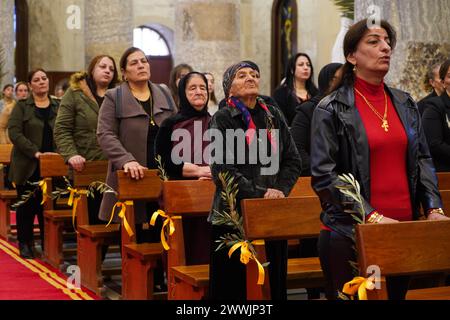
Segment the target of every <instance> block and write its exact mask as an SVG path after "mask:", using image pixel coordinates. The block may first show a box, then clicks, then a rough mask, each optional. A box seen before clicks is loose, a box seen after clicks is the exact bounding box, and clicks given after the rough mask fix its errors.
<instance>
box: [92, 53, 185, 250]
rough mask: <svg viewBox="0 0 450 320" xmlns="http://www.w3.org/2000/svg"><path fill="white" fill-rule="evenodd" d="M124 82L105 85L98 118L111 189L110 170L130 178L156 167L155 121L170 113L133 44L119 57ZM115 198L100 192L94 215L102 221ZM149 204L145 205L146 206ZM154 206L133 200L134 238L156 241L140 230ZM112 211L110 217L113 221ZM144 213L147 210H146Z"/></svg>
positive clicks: (156, 235) (151, 234)
mask: <svg viewBox="0 0 450 320" xmlns="http://www.w3.org/2000/svg"><path fill="white" fill-rule="evenodd" d="M120 68H121V72H122V75H123V78H124V80H125V81H124V82H123V83H122V84H121V85H120V86H119V87H117V88H114V89H111V90H108V91H107V93H106V95H105V100H104V101H103V104H102V107H101V108H100V113H99V117H98V126H97V139H98V143H99V145H100V147H101V148H102V150H103V152H104V154H105V155H106V157H107V158H108V160H109V168H108V175H107V177H106V182H107V184H108V185H109V186H111V187H112V188H117V179H116V173H115V171H116V170H122V169H123V170H125V172H128V174H129V175H130V177H131V178H132V179H140V178H142V177H143V176H144V172H143V169H145V168H149V169H155V168H156V167H157V165H156V162H155V156H154V141H155V137H156V134H157V132H158V129H159V126H160V125H161V123H162V122H163V121H164V120H165V119H167V118H168V117H170V116H172V115H174V114H176V112H177V109H176V107H175V103H174V102H173V100H172V97H171V96H170V92H169V90H168V89H167V87H163V86H160V85H157V84H154V83H152V82H150V64H149V61H148V60H147V57H146V56H145V54H144V52H142V50H140V49H138V48H134V47H131V48H129V49H127V50H126V51H125V52H124V54H123V55H122V57H121V59H120ZM116 202H117V198H116V196H115V195H114V194H113V193H106V194H105V195H104V197H103V201H102V205H101V207H100V215H99V217H100V219H102V220H105V221H108V220H109V218H110V216H111V211H112V208H113V206H114V204H115V203H116ZM149 206H150V207H151V208H149ZM152 209H153V211H154V209H157V206H155V204H151V205H150V204H146V203H145V202H144V201H135V222H136V224H137V225H136V240H137V242H138V243H139V242H158V241H159V233H158V232H156V230H155V229H156V228H151V229H150V230H146V233H148V234H145V233H144V232H143V230H142V224H143V223H146V222H148V221H149V216H148V215H150V214H151V213H153V211H152ZM117 213H118V210H117V211H116V212H115V214H114V219H113V221H115V222H118V221H119V220H118V217H117ZM147 214H148V215H147Z"/></svg>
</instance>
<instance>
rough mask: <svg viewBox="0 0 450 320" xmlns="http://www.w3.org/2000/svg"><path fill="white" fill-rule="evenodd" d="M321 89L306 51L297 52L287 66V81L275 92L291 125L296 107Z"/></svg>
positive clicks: (279, 104)
mask: <svg viewBox="0 0 450 320" xmlns="http://www.w3.org/2000/svg"><path fill="white" fill-rule="evenodd" d="M318 93H319V91H318V90H317V87H316V85H315V84H314V68H313V65H312V63H311V59H310V58H309V56H308V55H307V54H306V53H302V52H300V53H297V54H296V55H295V56H293V57H292V58H291V59H290V60H289V62H288V65H287V67H286V74H285V81H284V83H283V84H281V85H280V86H279V87H278V88H277V89H275V92H274V93H273V98H274V99H275V101H276V103H277V104H278V106H279V107H280V109H281V111H282V112H283V114H284V116H285V117H286V121H287V123H288V125H289V126H291V123H292V120H293V119H294V116H295V108H296V107H297V106H298V105H299V104H301V103H303V102H305V101H308V100H309V99H311V98H312V97H314V96H315V95H317V94H318Z"/></svg>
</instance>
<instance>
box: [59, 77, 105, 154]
mask: <svg viewBox="0 0 450 320" xmlns="http://www.w3.org/2000/svg"><path fill="white" fill-rule="evenodd" d="M85 77H86V74H84V73H76V74H74V75H73V76H72V77H71V83H70V88H69V89H68V90H67V92H66V94H65V95H64V97H63V98H62V100H61V105H60V107H59V110H58V115H57V117H56V122H55V130H54V137H55V143H56V146H57V149H58V152H59V153H60V154H61V155H62V156H63V158H64V160H65V161H66V162H67V161H68V160H69V159H70V158H71V157H73V156H75V155H80V156H82V157H84V158H85V159H86V160H88V161H94V160H106V157H105V156H104V154H103V152H102V149H100V146H99V145H98V143H97V120H98V112H99V110H100V108H99V105H98V104H97V101H96V100H95V98H94V96H93V95H92V92H91V90H90V89H89V87H88V85H87V84H86V80H85Z"/></svg>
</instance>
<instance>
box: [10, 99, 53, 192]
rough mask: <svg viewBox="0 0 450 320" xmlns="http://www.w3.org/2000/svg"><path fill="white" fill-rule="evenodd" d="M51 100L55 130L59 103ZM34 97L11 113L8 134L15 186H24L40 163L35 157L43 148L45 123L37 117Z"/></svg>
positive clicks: (11, 178)
mask: <svg viewBox="0 0 450 320" xmlns="http://www.w3.org/2000/svg"><path fill="white" fill-rule="evenodd" d="M49 99H50V108H51V112H50V118H49V120H50V121H49V124H50V127H51V128H52V130H53V127H54V124H55V119H56V113H57V112H58V106H59V101H58V100H55V99H53V98H49ZM35 107H36V105H35V103H34V99H33V96H30V97H29V98H28V99H26V100H21V101H19V102H18V103H17V105H16V107H15V108H14V110H13V111H12V113H11V117H10V118H9V122H8V133H9V138H10V139H11V142H12V143H13V145H14V147H13V150H12V154H11V166H10V169H9V180H10V181H11V182H14V183H15V184H18V185H21V184H24V183H25V182H26V181H27V180H28V178H30V177H31V176H32V175H33V172H34V171H35V170H36V168H37V167H38V164H39V161H38V160H37V159H36V158H35V157H34V155H35V154H36V152H38V151H39V150H40V149H41V147H42V134H43V131H44V121H43V120H42V119H40V118H38V117H37V116H36V112H35Z"/></svg>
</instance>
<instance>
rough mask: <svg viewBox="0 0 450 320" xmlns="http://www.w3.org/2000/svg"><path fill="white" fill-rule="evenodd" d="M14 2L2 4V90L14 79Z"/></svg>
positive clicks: (5, 1)
mask: <svg viewBox="0 0 450 320" xmlns="http://www.w3.org/2000/svg"><path fill="white" fill-rule="evenodd" d="M13 10H14V0H2V1H1V2H0V21H1V28H0V46H1V47H0V48H1V49H2V50H0V54H1V56H0V60H1V61H3V62H4V65H3V67H2V70H1V72H2V73H4V76H3V77H1V74H0V90H2V89H3V86H4V85H5V84H7V83H12V82H13V79H14V24H13V12H14V11H13Z"/></svg>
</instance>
